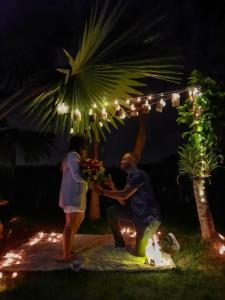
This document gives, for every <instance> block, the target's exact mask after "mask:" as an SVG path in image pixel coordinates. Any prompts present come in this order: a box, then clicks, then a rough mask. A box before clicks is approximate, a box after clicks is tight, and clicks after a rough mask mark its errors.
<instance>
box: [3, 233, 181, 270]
mask: <svg viewBox="0 0 225 300" xmlns="http://www.w3.org/2000/svg"><path fill="white" fill-rule="evenodd" d="M61 244H62V235H61V234H53V233H51V234H50V233H42V234H40V233H37V234H36V235H34V236H33V237H32V238H31V239H30V240H29V241H28V242H27V243H26V244H24V245H22V246H21V247H19V248H18V249H15V250H12V251H10V252H9V253H8V254H7V255H6V256H5V257H2V258H1V259H0V270H7V271H13V272H16V271H51V270H65V269H69V268H71V269H73V270H75V271H78V270H80V269H82V270H89V271H129V272H136V271H151V270H165V269H172V268H175V267H176V266H175V264H174V262H173V259H172V257H171V255H170V254H167V253H164V252H162V253H161V254H162V262H163V264H162V266H150V265H147V264H144V258H139V257H135V256H133V255H132V254H130V253H129V252H128V251H126V250H123V249H115V248H114V242H113V237H112V235H111V234H104V235H92V234H78V235H76V236H75V238H74V241H73V248H74V249H75V250H76V251H77V252H78V253H80V259H79V261H77V260H76V261H74V262H69V263H62V262H57V261H56V258H57V257H60V255H61V251H62V250H61V247H62V246H61Z"/></svg>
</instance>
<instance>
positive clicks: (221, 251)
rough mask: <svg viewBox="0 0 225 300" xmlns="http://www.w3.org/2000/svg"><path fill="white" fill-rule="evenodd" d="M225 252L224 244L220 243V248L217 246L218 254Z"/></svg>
mask: <svg viewBox="0 0 225 300" xmlns="http://www.w3.org/2000/svg"><path fill="white" fill-rule="evenodd" d="M224 253H225V245H222V246H221V247H220V248H219V254H220V255H223V254H224Z"/></svg>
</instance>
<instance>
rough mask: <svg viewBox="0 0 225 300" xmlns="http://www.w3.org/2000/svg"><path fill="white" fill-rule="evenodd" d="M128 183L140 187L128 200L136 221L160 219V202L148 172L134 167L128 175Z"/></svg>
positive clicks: (145, 221) (145, 222) (147, 221)
mask: <svg viewBox="0 0 225 300" xmlns="http://www.w3.org/2000/svg"><path fill="white" fill-rule="evenodd" d="M127 185H129V186H130V187H133V188H137V189H138V190H137V191H136V192H135V193H134V194H133V195H132V196H131V197H130V201H129V202H128V205H129V206H130V208H131V212H132V215H133V220H134V222H136V223H144V224H148V223H150V222H151V221H153V220H158V221H160V219H161V217H160V211H159V207H158V203H157V202H156V199H155V195H154V191H153V188H152V185H151V182H150V179H149V176H148V175H147V173H146V172H144V171H142V170H140V169H138V168H134V169H132V170H131V171H130V172H129V174H128V177H127Z"/></svg>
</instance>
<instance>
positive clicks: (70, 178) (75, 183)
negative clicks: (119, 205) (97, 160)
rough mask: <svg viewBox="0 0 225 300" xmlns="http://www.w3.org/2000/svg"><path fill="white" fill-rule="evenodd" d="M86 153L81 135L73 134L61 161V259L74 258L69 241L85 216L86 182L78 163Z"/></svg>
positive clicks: (70, 241) (84, 142)
mask: <svg viewBox="0 0 225 300" xmlns="http://www.w3.org/2000/svg"><path fill="white" fill-rule="evenodd" d="M86 153H87V143H86V139H85V138H84V137H83V136H73V137H72V138H71V142H70V149H69V152H68V153H67V154H66V156H65V158H64V160H63V162H62V172H63V176H62V183H61V188H60V196H59V206H60V207H61V208H62V209H63V211H64V213H65V217H66V223H65V227H64V230H63V257H62V261H70V260H72V259H74V257H73V256H72V255H71V243H72V238H73V236H74V235H75V234H76V233H77V231H78V230H79V228H80V225H81V223H82V221H83V220H84V217H85V209H86V193H87V189H88V184H87V182H86V181H84V179H83V178H82V177H81V174H80V163H81V161H82V159H84V158H85V156H86Z"/></svg>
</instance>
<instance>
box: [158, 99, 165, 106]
mask: <svg viewBox="0 0 225 300" xmlns="http://www.w3.org/2000/svg"><path fill="white" fill-rule="evenodd" d="M159 103H160V104H161V105H162V106H163V107H164V106H166V102H165V101H164V100H163V99H160V101H159Z"/></svg>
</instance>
